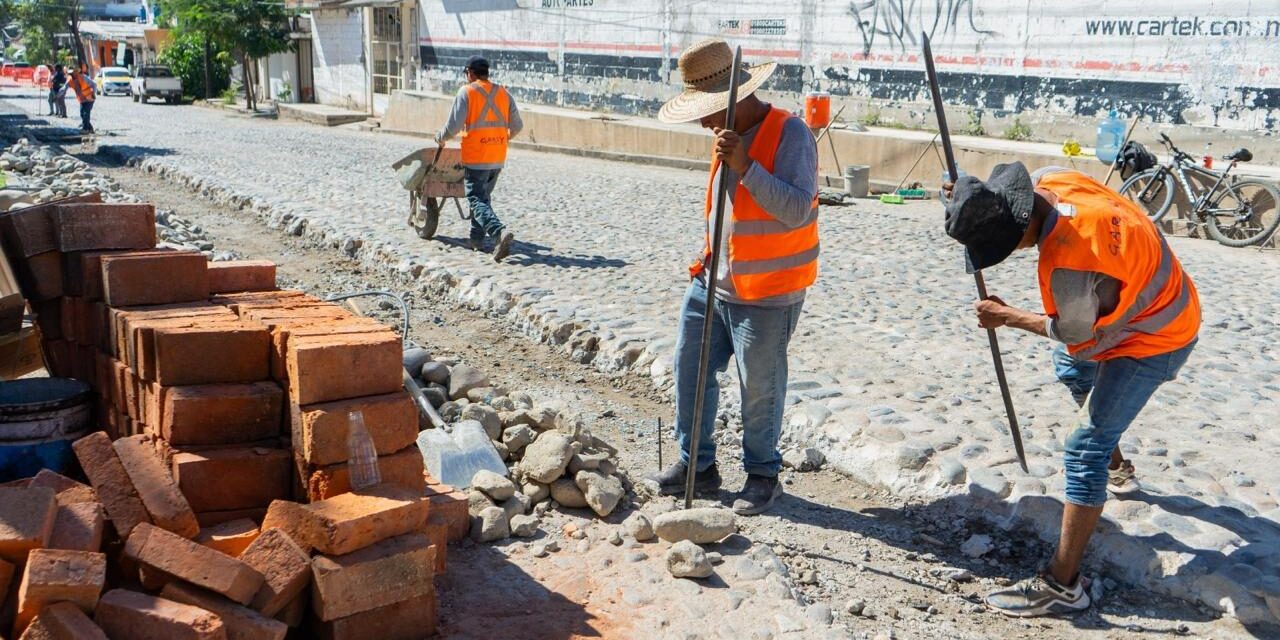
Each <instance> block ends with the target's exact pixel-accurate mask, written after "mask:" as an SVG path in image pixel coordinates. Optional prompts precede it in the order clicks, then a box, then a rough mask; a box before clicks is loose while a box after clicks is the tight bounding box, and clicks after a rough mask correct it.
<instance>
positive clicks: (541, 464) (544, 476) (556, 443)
mask: <svg viewBox="0 0 1280 640" xmlns="http://www.w3.org/2000/svg"><path fill="white" fill-rule="evenodd" d="M571 457H573V446H572V441H571V440H570V439H569V438H568V437H567V436H565V435H564V434H562V433H557V432H555V431H544V432H543V433H542V434H541V435H539V436H538V438H537V439H536V440H534V441H533V444H530V445H529V446H527V447H525V450H524V458H523V459H522V460H521V461H520V468H521V469H522V470H523V471H524V474H525V476H526V477H528V478H529V479H530V480H533V481H535V482H541V483H544V484H546V483H550V482H552V481H554V480H556V479H557V478H559V477H560V476H562V475H564V470H565V467H566V466H568V465H569V458H571Z"/></svg>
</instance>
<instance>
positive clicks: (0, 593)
mask: <svg viewBox="0 0 1280 640" xmlns="http://www.w3.org/2000/svg"><path fill="white" fill-rule="evenodd" d="M24 560H25V558H24ZM15 570H16V569H15V568H14V566H13V563H11V562H9V561H8V560H5V559H3V558H0V605H3V604H4V602H5V600H6V599H7V598H8V596H9V585H11V584H13V574H14V571H15ZM310 570H311V566H310V564H308V565H307V571H310Z"/></svg>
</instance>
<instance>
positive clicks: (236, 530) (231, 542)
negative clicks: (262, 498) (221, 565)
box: [195, 518, 258, 558]
mask: <svg viewBox="0 0 1280 640" xmlns="http://www.w3.org/2000/svg"><path fill="white" fill-rule="evenodd" d="M257 539H258V525H257V523H255V522H254V521H253V520H250V519H248V518H240V519H239V520H231V521H229V522H224V523H222V524H219V525H214V526H212V527H206V528H203V529H200V535H198V536H196V538H195V540H196V542H198V543H200V544H202V545H204V546H206V547H209V548H210V549H213V550H214V551H221V552H222V553H225V554H227V555H229V556H231V557H233V558H234V557H236V556H239V555H240V554H241V553H243V552H244V550H245V549H246V548H248V546H249V545H251V544H253V541H254V540H257Z"/></svg>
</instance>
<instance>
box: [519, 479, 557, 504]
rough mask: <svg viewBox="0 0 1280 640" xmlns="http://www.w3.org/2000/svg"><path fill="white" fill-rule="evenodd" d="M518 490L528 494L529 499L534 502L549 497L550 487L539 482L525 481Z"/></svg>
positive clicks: (536, 502)
mask: <svg viewBox="0 0 1280 640" xmlns="http://www.w3.org/2000/svg"><path fill="white" fill-rule="evenodd" d="M520 492H521V493H523V494H524V495H526V496H529V500H530V501H531V502H533V503H534V504H538V503H539V502H542V501H543V500H546V499H547V498H550V497H551V488H550V487H548V486H547V485H545V484H542V483H541V482H532V481H530V482H526V483H524V485H523V486H521V487H520Z"/></svg>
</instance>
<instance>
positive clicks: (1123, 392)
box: [1053, 342, 1196, 507]
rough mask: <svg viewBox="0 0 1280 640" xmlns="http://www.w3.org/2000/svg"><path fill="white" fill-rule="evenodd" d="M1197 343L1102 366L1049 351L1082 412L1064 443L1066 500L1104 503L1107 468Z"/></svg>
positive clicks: (1060, 350) (1064, 351)
mask: <svg viewBox="0 0 1280 640" xmlns="http://www.w3.org/2000/svg"><path fill="white" fill-rule="evenodd" d="M1195 346H1196V343H1195V342H1192V343H1191V344H1189V345H1187V346H1185V347H1182V348H1181V349H1178V350H1176V351H1170V352H1169V353H1163V354H1160V355H1158V356H1150V357H1146V358H1114V359H1111V360H1104V361H1102V362H1091V361H1086V360H1077V359H1075V358H1073V357H1072V356H1071V354H1069V353H1068V352H1067V348H1066V345H1059V346H1058V348H1057V349H1055V350H1054V352H1053V366H1054V372H1055V373H1056V374H1057V376H1058V380H1060V381H1062V383H1063V384H1065V385H1066V386H1067V388H1068V389H1069V390H1070V391H1071V395H1072V396H1073V397H1075V398H1076V402H1077V403H1079V404H1081V405H1083V404H1084V403H1085V402H1086V401H1087V402H1088V407H1087V409H1085V408H1082V409H1081V411H1080V421H1079V425H1078V426H1077V428H1076V430H1075V432H1074V433H1072V434H1071V435H1070V436H1069V437H1067V441H1066V443H1064V445H1065V446H1064V449H1065V450H1064V452H1063V460H1064V462H1065V463H1066V472H1067V477H1066V480H1067V483H1066V484H1067V502H1070V503H1071V504H1076V505H1080V506H1083V507H1099V506H1102V504H1103V503H1105V502H1106V501H1107V465H1108V464H1109V463H1110V462H1111V452H1112V451H1113V450H1115V448H1116V445H1118V444H1119V443H1120V436H1121V435H1123V434H1124V432H1125V430H1126V429H1128V428H1129V425H1130V424H1132V423H1133V420H1134V418H1137V417H1138V413H1139V412H1140V411H1142V408H1143V407H1144V406H1146V404H1147V401H1148V400H1150V399H1151V396H1152V395H1153V394H1154V393H1155V392H1156V389H1158V388H1160V385H1162V384H1164V383H1166V382H1168V381H1170V380H1173V379H1174V378H1176V377H1178V371H1179V370H1180V369H1182V365H1184V364H1186V362H1187V357H1188V356H1190V355H1191V350H1192V349H1193V348H1195Z"/></svg>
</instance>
